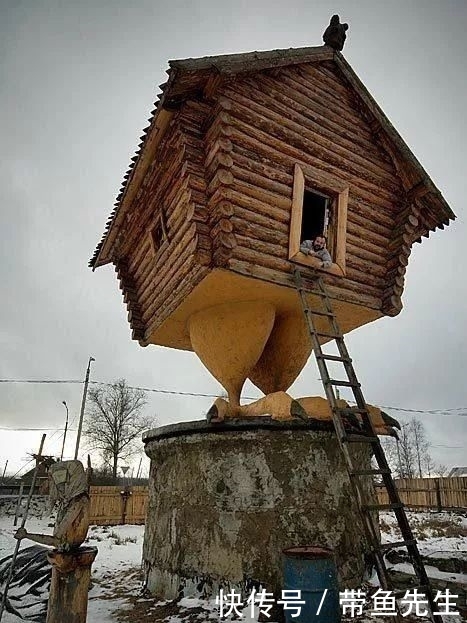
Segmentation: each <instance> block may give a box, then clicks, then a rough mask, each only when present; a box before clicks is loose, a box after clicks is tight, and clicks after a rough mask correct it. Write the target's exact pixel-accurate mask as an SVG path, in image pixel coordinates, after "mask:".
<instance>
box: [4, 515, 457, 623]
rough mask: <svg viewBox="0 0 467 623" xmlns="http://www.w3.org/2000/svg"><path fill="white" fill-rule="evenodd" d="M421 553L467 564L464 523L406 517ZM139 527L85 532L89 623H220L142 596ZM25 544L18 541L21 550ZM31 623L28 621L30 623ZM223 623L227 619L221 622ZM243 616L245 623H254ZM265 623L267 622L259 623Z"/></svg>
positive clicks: (388, 528)
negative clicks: (89, 555)
mask: <svg viewBox="0 0 467 623" xmlns="http://www.w3.org/2000/svg"><path fill="white" fill-rule="evenodd" d="M409 515H410V517H409V519H410V522H411V525H412V526H413V528H414V531H415V533H416V536H417V538H418V539H419V547H420V550H421V552H422V554H425V555H428V556H430V557H431V556H433V559H440V558H447V559H451V558H452V557H453V556H454V557H455V558H456V559H461V560H462V559H464V560H467V518H466V517H465V516H462V515H459V514H454V513H409ZM48 524H50V518H48V517H44V518H37V517H32V518H31V519H30V520H29V521H28V523H27V529H28V531H30V532H51V527H50V525H48ZM381 526H382V535H383V541H386V542H391V541H396V540H400V537H399V536H398V535H397V533H396V531H395V523H394V521H393V519H392V516H391V515H389V514H388V515H386V514H384V515H382V517H381ZM13 533H14V528H13V518H12V517H9V516H6V517H5V516H0V559H1V558H4V557H5V556H7V555H9V554H11V553H12V551H13V549H14V547H15V543H16V541H15V540H14V538H13V536H12V535H13ZM143 534H144V526H114V527H107V526H92V527H91V528H90V531H89V539H88V545H95V546H96V547H97V548H98V555H97V558H96V560H95V562H94V565H93V571H92V588H91V590H90V593H89V610H88V621H89V623H125V622H127V623H136V622H137V623H146V622H147V623H149V622H151V623H159V622H161V623H162V622H163V623H194V622H196V623H204V622H206V623H207V622H209V621H220V620H221V619H220V617H219V614H218V608H217V606H216V605H215V603H214V602H213V601H212V602H206V601H201V600H197V599H183V600H181V601H180V602H178V603H174V602H156V601H155V600H154V599H152V598H150V597H148V596H145V595H143V594H142V583H143V576H142V572H141V552H142V542H143ZM28 545H30V543H28V542H26V541H24V542H23V543H22V547H27V546H28ZM393 567H394V568H395V569H397V570H400V571H408V569H409V567H408V565H407V564H406V563H405V562H398V563H396V564H394V565H393ZM427 570H428V572H429V574H430V575H433V577H437V578H439V577H443V578H444V579H449V581H456V582H458V583H460V584H461V585H465V586H466V587H467V575H465V574H463V573H453V572H441V571H439V570H438V569H435V568H434V567H429V568H428V569H427ZM30 620H31V619H30ZM222 620H223V621H227V622H228V621H229V620H230V619H222ZM256 620H257V618H256V617H251V616H250V615H249V614H248V613H247V611H246V610H245V611H244V618H243V619H242V621H244V622H245V623H248V622H252V621H256ZM263 620H268V621H271V623H272V619H267V618H266V619H263ZM344 620H345V621H358V622H360V623H370V621H371V622H374V621H380V622H381V623H386V622H389V621H391V622H393V621H394V617H384V616H379V617H370V616H369V614H366V615H362V616H354V617H353V618H352V617H348V618H346V619H344ZM406 620H407V621H412V622H413V623H415V622H418V623H422V621H423V620H424V619H423V618H421V617H411V616H408V617H407V618H406ZM464 620H465V619H463V618H461V617H454V616H449V617H447V616H446V617H444V622H445V623H458V622H460V621H464ZM20 621H21V619H19V618H18V617H17V616H14V615H12V614H9V613H7V614H6V615H4V618H3V619H2V623H19V622H20Z"/></svg>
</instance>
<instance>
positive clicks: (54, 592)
mask: <svg viewBox="0 0 467 623" xmlns="http://www.w3.org/2000/svg"><path fill="white" fill-rule="evenodd" d="M96 555H97V547H80V548H79V549H77V550H76V551H74V552H69V553H65V552H59V551H57V550H52V551H51V552H49V553H48V554H47V559H48V561H49V562H50V564H51V565H52V580H51V583H50V595H49V605H48V608H47V623H86V615H87V611H88V590H89V581H90V579H91V565H92V563H93V561H94V558H95V557H96Z"/></svg>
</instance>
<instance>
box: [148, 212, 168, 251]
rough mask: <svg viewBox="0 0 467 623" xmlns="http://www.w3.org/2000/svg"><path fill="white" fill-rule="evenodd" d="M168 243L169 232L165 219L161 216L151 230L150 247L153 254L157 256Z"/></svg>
mask: <svg viewBox="0 0 467 623" xmlns="http://www.w3.org/2000/svg"><path fill="white" fill-rule="evenodd" d="M166 241H168V237H167V231H166V228H165V221H164V217H163V215H162V214H161V215H160V216H159V217H158V219H157V222H156V224H155V225H154V227H153V228H152V229H150V230H149V246H150V248H151V251H152V254H153V255H155V254H156V253H157V252H158V251H159V249H160V248H161V246H162V245H163V243H164V242H166Z"/></svg>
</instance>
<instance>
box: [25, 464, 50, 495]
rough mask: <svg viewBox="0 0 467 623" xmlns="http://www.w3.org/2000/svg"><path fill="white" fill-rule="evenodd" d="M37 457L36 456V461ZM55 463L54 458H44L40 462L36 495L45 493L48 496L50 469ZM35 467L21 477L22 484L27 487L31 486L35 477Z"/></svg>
mask: <svg viewBox="0 0 467 623" xmlns="http://www.w3.org/2000/svg"><path fill="white" fill-rule="evenodd" d="M35 458H36V456H35V455H34V459H35ZM54 463H55V459H54V457H53V456H42V457H41V458H40V461H39V468H38V472H37V480H36V487H35V488H36V493H43V494H44V495H48V493H49V467H50V466H51V465H53V464H54ZM35 469H36V468H35V467H33V468H32V469H30V470H29V471H28V472H26V473H25V474H24V475H23V476H22V477H21V483H22V484H23V485H25V486H30V485H31V484H32V480H33V477H34V471H35Z"/></svg>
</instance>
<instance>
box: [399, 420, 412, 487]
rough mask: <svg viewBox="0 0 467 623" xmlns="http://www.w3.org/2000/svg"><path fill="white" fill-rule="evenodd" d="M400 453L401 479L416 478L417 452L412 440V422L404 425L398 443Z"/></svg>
mask: <svg viewBox="0 0 467 623" xmlns="http://www.w3.org/2000/svg"><path fill="white" fill-rule="evenodd" d="M397 448H398V452H399V456H398V459H399V466H400V467H399V471H400V476H401V478H413V477H414V476H415V460H416V457H415V452H414V447H413V440H412V430H411V426H410V422H408V423H406V424H402V426H401V430H400V432H399V441H398V443H397Z"/></svg>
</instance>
